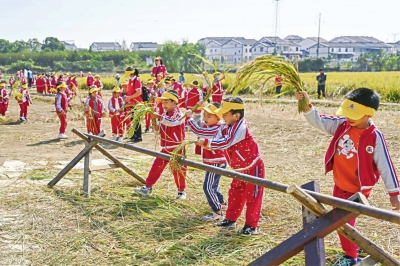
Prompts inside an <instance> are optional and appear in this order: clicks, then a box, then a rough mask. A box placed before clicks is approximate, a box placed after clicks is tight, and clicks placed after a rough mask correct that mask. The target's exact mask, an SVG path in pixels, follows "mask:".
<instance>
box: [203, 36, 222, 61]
mask: <svg viewBox="0 0 400 266" xmlns="http://www.w3.org/2000/svg"><path fill="white" fill-rule="evenodd" d="M222 44H223V43H220V42H217V41H215V40H211V41H210V42H209V43H207V44H206V59H207V60H209V61H213V60H214V59H218V60H220V61H222V60H223V59H222Z"/></svg>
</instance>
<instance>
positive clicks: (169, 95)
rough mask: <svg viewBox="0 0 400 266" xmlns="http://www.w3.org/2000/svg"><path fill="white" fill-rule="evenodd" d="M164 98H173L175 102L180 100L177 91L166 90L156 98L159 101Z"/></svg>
mask: <svg viewBox="0 0 400 266" xmlns="http://www.w3.org/2000/svg"><path fill="white" fill-rule="evenodd" d="M162 100H173V101H174V102H178V94H177V93H176V92H175V91H166V92H164V93H163V94H162V96H161V97H157V98H156V101H157V102H161V101H162Z"/></svg>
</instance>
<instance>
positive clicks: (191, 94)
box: [186, 87, 203, 113]
mask: <svg viewBox="0 0 400 266" xmlns="http://www.w3.org/2000/svg"><path fill="white" fill-rule="evenodd" d="M202 100H203V93H202V92H201V90H199V89H198V88H196V87H193V88H191V89H190V90H189V91H188V92H187V97H186V108H187V109H192V108H193V107H194V106H195V105H196V104H197V103H198V102H199V101H202ZM193 113H201V110H199V109H196V110H193Z"/></svg>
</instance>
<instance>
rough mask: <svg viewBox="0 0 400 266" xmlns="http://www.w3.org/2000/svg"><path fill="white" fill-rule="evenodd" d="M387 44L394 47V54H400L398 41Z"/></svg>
mask: <svg viewBox="0 0 400 266" xmlns="http://www.w3.org/2000/svg"><path fill="white" fill-rule="evenodd" d="M388 44H390V45H392V46H393V47H394V49H395V51H396V53H397V52H400V41H397V42H394V43H388Z"/></svg>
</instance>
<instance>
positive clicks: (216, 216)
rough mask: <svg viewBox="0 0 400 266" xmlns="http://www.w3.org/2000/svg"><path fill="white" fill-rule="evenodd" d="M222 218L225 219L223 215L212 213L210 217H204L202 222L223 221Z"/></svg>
mask: <svg viewBox="0 0 400 266" xmlns="http://www.w3.org/2000/svg"><path fill="white" fill-rule="evenodd" d="M222 218H223V216H222V215H220V214H218V213H215V212H212V213H210V214H209V215H206V216H204V217H203V218H202V220H203V221H204V222H214V221H218V220H221V219H222Z"/></svg>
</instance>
